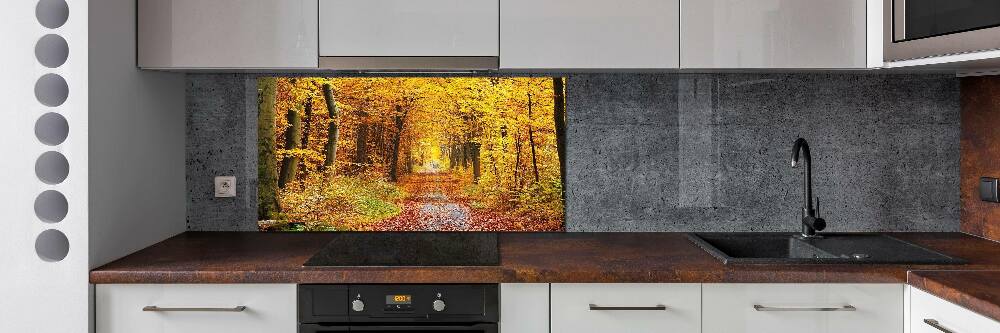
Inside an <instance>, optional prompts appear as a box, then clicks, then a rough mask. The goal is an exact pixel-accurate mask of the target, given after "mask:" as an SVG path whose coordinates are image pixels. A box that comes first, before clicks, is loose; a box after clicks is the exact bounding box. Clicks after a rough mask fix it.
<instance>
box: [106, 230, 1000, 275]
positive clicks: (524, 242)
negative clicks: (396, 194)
mask: <svg viewBox="0 0 1000 333" xmlns="http://www.w3.org/2000/svg"><path fill="white" fill-rule="evenodd" d="M892 235H893V236H894V237H897V238H900V239H903V240H906V241H909V242H912V243H915V244H919V245H922V246H925V247H928V248H930V249H933V250H937V251H940V252H942V253H945V254H948V255H952V256H956V257H960V258H963V259H966V260H968V261H969V264H967V265H950V266H935V265H741V266H737V265H730V266H726V265H723V264H722V263H721V262H720V261H719V260H717V259H715V258H714V257H712V256H711V255H709V254H708V253H706V252H704V251H702V250H701V249H700V248H698V247H697V246H695V245H694V244H693V243H691V242H690V241H688V240H687V238H686V237H685V235H684V234H683V233H504V234H501V235H500V237H499V246H500V266H492V267H304V266H302V263H304V262H305V261H306V259H308V258H309V257H310V256H312V255H313V254H314V253H315V252H316V251H318V250H319V249H320V248H322V247H323V245H325V244H326V243H327V242H328V241H329V240H330V238H331V234H328V233H260V232H185V233H183V234H180V235H177V236H174V237H172V238H170V239H168V240H165V241H163V242H160V243H158V244H155V245H153V246H150V247H148V248H146V249H143V250H141V251H139V252H136V253H134V254H131V255H129V256H126V257H124V258H122V259H119V260H117V261H114V262H112V263H109V264H107V265H104V266H103V267H99V268H97V269H95V270H94V271H92V272H91V273H90V282H91V283H97V284H101V283H501V282H692V283H718V282H731V283H733V282H751V283H752V282H761V283H764V282H785V283H793V282H794V283H806V282H814V283H824V282H841V283H849V282H854V283H861V282H867V283H903V282H906V278H907V276H906V274H907V271H910V270H1000V243H996V242H993V241H989V240H985V239H982V238H978V237H974V236H970V235H966V234H961V233H893V234H892Z"/></svg>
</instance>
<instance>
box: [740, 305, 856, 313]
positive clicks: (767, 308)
mask: <svg viewBox="0 0 1000 333" xmlns="http://www.w3.org/2000/svg"><path fill="white" fill-rule="evenodd" d="M753 309H754V310H757V311H813V312H815V311H857V310H858V308H855V307H854V306H853V305H844V306H839V307H830V308H797V307H788V308H785V307H780V308H779V307H772V306H763V305H760V304H754V306H753Z"/></svg>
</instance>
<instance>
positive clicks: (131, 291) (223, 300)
mask: <svg viewBox="0 0 1000 333" xmlns="http://www.w3.org/2000/svg"><path fill="white" fill-rule="evenodd" d="M96 288H97V291H96V295H95V299H96V303H97V306H96V307H95V318H96V324H97V333H136V332H143V333H218V332H240V333H257V332H259V333H273V332H295V331H296V325H297V320H296V317H295V305H296V304H295V297H296V296H295V295H296V294H295V285H294V284H229V285H219V284H204V285H173V284H172V285H165V284H128V285H126V284H111V285H108V284H100V285H97V287H96ZM148 306H156V307H158V308H157V309H150V308H146V307H148ZM238 306H244V307H245V308H243V309H242V310H239V311H236V310H237V309H236V307H238ZM144 308H146V309H145V310H144ZM223 309H225V310H228V311H223ZM151 310H152V311H151Z"/></svg>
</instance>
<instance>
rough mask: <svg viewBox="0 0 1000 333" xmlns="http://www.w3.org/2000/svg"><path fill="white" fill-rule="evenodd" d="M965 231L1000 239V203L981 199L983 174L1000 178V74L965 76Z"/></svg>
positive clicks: (963, 210)
mask: <svg viewBox="0 0 1000 333" xmlns="http://www.w3.org/2000/svg"><path fill="white" fill-rule="evenodd" d="M961 85H962V166H961V170H962V171H961V174H962V181H961V183H962V187H961V193H962V194H961V196H962V231H964V232H967V233H971V234H974V235H979V236H983V237H987V238H990V239H993V240H998V241H1000V204H997V203H989V202H984V201H981V200H979V177H1000V164H998V163H996V160H997V157H998V156H1000V127H998V126H996V121H995V119H993V117H997V116H1000V77H998V76H983V77H968V78H963V79H962V83H961Z"/></svg>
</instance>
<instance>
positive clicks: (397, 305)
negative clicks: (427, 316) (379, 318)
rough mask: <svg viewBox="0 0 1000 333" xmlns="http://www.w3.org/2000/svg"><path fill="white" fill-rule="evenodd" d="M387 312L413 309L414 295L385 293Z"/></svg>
mask: <svg viewBox="0 0 1000 333" xmlns="http://www.w3.org/2000/svg"><path fill="white" fill-rule="evenodd" d="M385 311H386V312H410V311H413V295H402V294H399V295H385Z"/></svg>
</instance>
